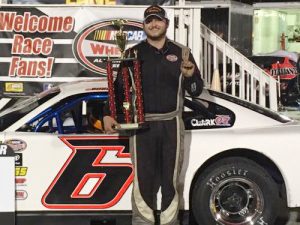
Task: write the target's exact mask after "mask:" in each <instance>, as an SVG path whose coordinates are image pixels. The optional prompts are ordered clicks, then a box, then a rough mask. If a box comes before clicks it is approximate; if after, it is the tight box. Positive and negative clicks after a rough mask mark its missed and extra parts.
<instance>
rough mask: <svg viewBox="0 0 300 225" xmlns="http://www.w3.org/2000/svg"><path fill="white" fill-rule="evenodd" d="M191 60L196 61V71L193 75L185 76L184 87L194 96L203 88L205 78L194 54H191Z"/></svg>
mask: <svg viewBox="0 0 300 225" xmlns="http://www.w3.org/2000/svg"><path fill="white" fill-rule="evenodd" d="M189 60H190V61H191V62H192V63H194V65H195V71H194V74H193V75H192V76H191V77H184V78H183V88H184V89H185V90H186V91H187V92H188V93H189V95H191V96H192V97H195V96H199V95H200V94H201V92H202V90H203V80H202V79H201V75H200V70H199V68H198V66H197V64H196V62H195V59H194V57H193V55H192V54H189Z"/></svg>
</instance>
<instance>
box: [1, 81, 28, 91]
mask: <svg viewBox="0 0 300 225" xmlns="http://www.w3.org/2000/svg"><path fill="white" fill-rule="evenodd" d="M5 91H6V92H23V91H24V88H23V83H5Z"/></svg>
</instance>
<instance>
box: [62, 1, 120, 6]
mask: <svg viewBox="0 0 300 225" xmlns="http://www.w3.org/2000/svg"><path fill="white" fill-rule="evenodd" d="M66 4H79V5H82V4H94V5H115V4H116V0H66Z"/></svg>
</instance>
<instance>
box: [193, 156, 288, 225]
mask: <svg viewBox="0 0 300 225" xmlns="http://www.w3.org/2000/svg"><path fill="white" fill-rule="evenodd" d="M284 203H285V201H283V200H282V199H281V198H280V191H279V186H278V184H277V183H276V182H275V181H274V180H273V179H272V177H271V176H270V174H269V173H268V172H267V171H266V170H265V169H264V168H263V167H261V166H260V165H258V164H257V163H255V162H254V161H252V160H249V159H245V158H241V157H230V158H225V159H222V160H219V161H217V162H215V163H214V164H212V165H211V166H209V167H208V168H206V169H205V171H204V172H203V173H202V174H201V175H200V176H199V177H198V178H197V180H196V181H195V185H194V188H193V190H192V196H191V207H192V213H193V217H194V219H195V220H196V222H197V223H198V224H201V225H215V224H222V225H235V224H236V225H272V224H275V221H276V219H277V218H276V217H277V215H281V214H282V213H283V212H286V208H287V207H286V204H284ZM280 211H281V212H280Z"/></svg>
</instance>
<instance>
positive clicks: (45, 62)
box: [0, 5, 174, 97]
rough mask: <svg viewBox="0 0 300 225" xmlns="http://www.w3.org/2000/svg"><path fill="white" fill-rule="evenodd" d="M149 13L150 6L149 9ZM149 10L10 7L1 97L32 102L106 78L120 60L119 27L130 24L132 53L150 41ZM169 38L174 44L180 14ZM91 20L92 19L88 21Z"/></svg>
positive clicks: (0, 28) (2, 39) (1, 38)
mask: <svg viewBox="0 0 300 225" xmlns="http://www.w3.org/2000/svg"><path fill="white" fill-rule="evenodd" d="M145 7H146V6H145ZM144 10H145V8H143V7H130V8H124V7H111V8H107V7H105V8H102V7H97V6H95V7H92V6H86V7H76V6H69V7H58V6H36V7H32V6H31V7H26V6H13V5H12V6H5V7H1V10H0V47H1V52H0V66H1V71H0V80H1V82H0V97H7V96H8V97H20V96H31V95H34V94H36V93H39V92H41V91H43V90H46V89H48V88H50V87H51V86H54V85H57V84H59V83H62V82H70V81H73V80H76V79H83V78H87V77H88V78H92V77H101V76H102V77H103V76H106V64H105V59H107V57H119V56H120V51H119V49H118V47H117V45H116V44H115V34H116V33H117V32H118V31H119V27H117V26H115V25H113V23H112V22H113V21H114V20H117V19H124V20H126V21H127V23H126V24H125V25H124V32H126V34H127V40H128V44H127V47H130V46H133V45H135V44H137V43H138V42H140V41H142V40H144V39H145V37H146V36H145V34H144V31H143V29H142V20H143V12H144ZM166 11H167V14H168V17H169V18H170V22H171V24H170V26H169V27H170V28H169V29H168V37H169V38H171V39H173V34H174V30H173V27H174V24H173V19H172V18H174V12H173V10H172V9H167V10H166ZM87 15H88V16H87Z"/></svg>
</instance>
